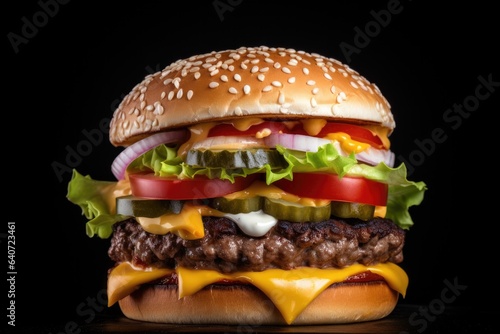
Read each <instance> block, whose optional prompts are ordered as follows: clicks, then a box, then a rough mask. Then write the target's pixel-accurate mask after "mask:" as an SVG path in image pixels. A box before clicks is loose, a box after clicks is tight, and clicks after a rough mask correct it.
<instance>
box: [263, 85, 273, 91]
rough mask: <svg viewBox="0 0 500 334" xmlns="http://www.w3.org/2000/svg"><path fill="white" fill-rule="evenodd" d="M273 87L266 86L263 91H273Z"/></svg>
mask: <svg viewBox="0 0 500 334" xmlns="http://www.w3.org/2000/svg"><path fill="white" fill-rule="evenodd" d="M272 89H273V87H272V86H266V87H264V88H262V91H263V92H269V91H271V90H272Z"/></svg>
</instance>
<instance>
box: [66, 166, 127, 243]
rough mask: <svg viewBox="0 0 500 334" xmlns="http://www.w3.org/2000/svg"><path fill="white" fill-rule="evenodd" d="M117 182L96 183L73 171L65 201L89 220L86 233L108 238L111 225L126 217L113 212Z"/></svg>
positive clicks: (111, 228) (111, 229) (111, 230)
mask: <svg viewBox="0 0 500 334" xmlns="http://www.w3.org/2000/svg"><path fill="white" fill-rule="evenodd" d="M117 185H118V182H111V181H97V180H93V179H92V178H91V177H90V176H88V175H87V176H83V175H82V174H80V173H78V172H77V171H76V170H75V169H73V175H72V178H71V181H70V182H69V184H68V193H67V195H66V197H67V199H68V200H69V201H70V202H71V203H73V204H76V205H78V206H79V207H80V208H81V209H82V214H83V215H84V216H85V217H86V218H87V219H88V220H89V221H88V222H87V225H86V232H87V235H88V236H89V237H93V236H94V235H97V236H99V237H100V238H102V239H106V238H109V237H110V236H111V234H112V232H113V224H115V223H117V222H120V221H123V220H125V219H127V218H128V216H124V215H119V214H116V212H115V204H114V203H115V198H116V197H115V195H114V192H115V190H116V188H117Z"/></svg>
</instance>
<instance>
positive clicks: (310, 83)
mask: <svg viewBox="0 0 500 334" xmlns="http://www.w3.org/2000/svg"><path fill="white" fill-rule="evenodd" d="M315 84H316V81H314V80H307V82H306V85H308V86H314V85H315Z"/></svg>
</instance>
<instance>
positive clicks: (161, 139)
mask: <svg viewBox="0 0 500 334" xmlns="http://www.w3.org/2000/svg"><path fill="white" fill-rule="evenodd" d="M187 133H188V132H187V131H186V130H176V131H169V132H159V133H155V134H153V135H151V136H149V137H146V138H144V139H141V140H139V141H138V142H135V143H133V144H132V145H130V146H128V147H127V148H126V149H124V150H123V151H122V152H121V153H120V154H118V156H117V157H116V158H115V160H114V161H113V163H112V164H111V171H112V172H113V175H114V176H115V177H116V179H117V180H123V178H124V177H125V170H126V169H127V167H128V165H130V163H131V162H132V161H134V160H135V159H136V158H137V157H138V156H140V155H141V154H143V153H146V152H147V151H149V150H150V149H152V148H155V147H156V146H158V145H160V144H170V143H176V142H179V141H181V140H183V139H184V138H186V136H187Z"/></svg>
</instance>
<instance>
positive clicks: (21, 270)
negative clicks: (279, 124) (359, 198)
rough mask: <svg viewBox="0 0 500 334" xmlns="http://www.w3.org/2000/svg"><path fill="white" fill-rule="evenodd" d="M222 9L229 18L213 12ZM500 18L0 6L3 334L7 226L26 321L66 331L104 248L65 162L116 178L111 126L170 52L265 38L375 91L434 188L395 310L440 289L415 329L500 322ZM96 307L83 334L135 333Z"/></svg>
mask: <svg viewBox="0 0 500 334" xmlns="http://www.w3.org/2000/svg"><path fill="white" fill-rule="evenodd" d="M221 3H222V4H226V5H227V6H226V7H224V8H226V10H225V11H222V9H220V8H221V7H220V6H219V7H214V4H215V5H217V4H219V5H220V4H221ZM48 4H51V6H52V7H47V6H49V5H48ZM56 4H57V5H56ZM395 5H396V7H395V8H393V7H394V6H395ZM44 8H45V9H44ZM47 8H49V9H47ZM216 8H219V9H216ZM389 9H391V10H392V14H390V15H388V13H391V12H388V10H389ZM44 13H45V14H44ZM384 15H385V16H384ZM34 22H36V24H37V26H33V24H34ZM498 22H499V14H498V11H497V10H496V8H495V7H494V3H493V2H477V1H476V2H472V3H467V2H466V3H459V2H454V3H453V5H446V4H442V5H440V6H439V7H438V6H437V4H436V3H435V2H427V3H426V2H424V1H409V0H408V1H400V2H397V1H388V0H387V1H385V0H384V1H373V2H363V3H361V2H359V1H335V2H332V3H330V2H319V1H305V2H304V1H299V2H297V3H293V4H291V3H290V2H289V1H249V0H245V1H230V0H216V1H212V0H207V1H203V2H193V1H140V2H133V3H130V4H124V3H123V2H116V4H115V5H107V6H106V7H105V6H104V5H103V4H102V3H99V4H97V3H88V2H85V1H67V2H65V1H63V0H59V2H55V0H42V1H38V0H27V1H17V2H8V3H5V4H4V6H3V10H2V27H3V29H4V30H3V36H4V39H3V46H4V50H3V52H2V55H3V68H4V69H3V71H2V74H3V76H2V81H3V83H4V85H3V87H4V89H3V90H2V97H3V101H2V102H3V106H2V112H1V123H0V124H1V125H2V138H3V141H2V148H3V150H2V154H3V156H2V171H3V173H2V176H3V179H2V195H3V197H2V198H3V201H2V206H1V207H2V208H3V209H4V216H5V218H4V220H3V223H2V224H1V226H2V228H1V229H0V241H1V243H0V250H1V253H0V254H3V259H4V260H3V261H5V262H3V263H4V267H3V268H4V269H3V275H2V281H3V282H4V285H2V291H0V295H1V296H2V301H3V303H2V310H4V314H3V315H2V317H1V319H3V320H2V323H0V331H1V330H2V329H4V328H10V327H9V325H7V320H8V318H7V317H6V315H7V314H8V311H7V310H6V309H7V307H8V305H9V303H10V302H11V301H12V300H14V299H12V298H8V297H7V294H8V291H9V286H7V285H5V282H6V279H7V278H9V275H8V274H7V272H8V270H9V269H8V268H7V248H6V245H7V243H6V241H7V239H6V238H7V222H8V221H15V222H16V230H15V237H16V253H15V255H16V256H15V261H16V264H15V270H16V272H17V274H16V277H15V294H16V296H15V303H16V304H15V306H16V309H15V317H16V318H15V320H16V323H17V325H18V326H19V327H22V326H29V327H30V330H29V331H26V332H33V333H36V332H39V333H48V332H52V333H56V332H61V331H64V328H63V327H61V325H62V326H64V325H65V324H67V323H68V321H70V320H74V321H77V322H78V323H80V322H85V320H86V319H88V318H89V317H91V315H92V311H91V310H92V309H93V308H91V306H90V305H92V304H93V303H94V304H95V303H97V304H95V305H96V306H97V308H99V309H103V305H104V304H105V300H104V294H103V292H104V291H105V290H104V288H105V286H106V273H107V270H108V268H110V266H111V265H112V262H111V261H110V260H109V258H108V257H107V249H108V247H109V240H101V239H98V238H92V239H90V238H88V237H87V236H86V235H85V222H86V220H85V218H84V217H82V216H81V210H80V209H79V208H78V207H76V206H74V205H72V204H71V203H69V201H67V200H66V198H65V196H66V190H67V182H68V181H69V179H70V176H71V173H70V170H71V168H70V167H77V169H78V170H79V171H80V172H81V173H82V174H84V175H85V174H89V175H91V176H92V177H93V178H95V179H101V180H113V175H112V173H111V170H110V166H111V163H112V161H113V159H114V158H115V157H116V155H117V154H118V153H119V152H121V150H122V149H121V148H115V147H113V146H111V144H110V143H109V142H108V138H107V123H108V122H109V119H110V118H111V116H112V112H113V111H114V109H115V108H116V106H117V105H118V103H119V102H120V100H121V99H122V98H123V96H124V95H125V94H127V93H128V92H129V91H130V90H131V89H132V87H133V86H134V85H135V84H136V83H138V82H139V81H141V80H142V79H143V77H144V76H145V75H147V74H149V73H152V72H154V71H157V70H159V69H162V68H163V67H165V66H167V65H169V64H170V63H171V62H173V61H176V60H177V59H179V58H184V57H188V56H191V55H193V54H199V53H204V52H209V51H212V50H221V49H228V48H237V47H240V46H254V45H267V46H276V47H278V46H283V47H291V48H295V49H297V50H306V51H309V52H317V53H320V54H323V55H326V56H329V57H333V58H337V59H339V60H340V61H342V62H345V63H347V64H349V65H350V66H351V67H352V68H353V69H355V70H357V71H358V72H360V73H361V74H362V75H363V76H365V77H366V78H367V79H368V80H370V81H373V82H375V83H376V84H377V85H378V86H379V88H380V89H381V91H382V92H383V94H384V95H385V97H386V98H387V99H388V100H389V102H390V103H391V105H392V111H393V113H394V117H395V119H396V122H397V127H396V129H395V131H394V133H393V134H392V135H391V137H390V138H391V141H392V150H393V151H394V152H395V154H396V160H397V162H401V161H407V162H408V165H409V171H410V179H412V180H415V181H420V180H422V181H425V182H426V183H427V185H428V188H429V190H428V191H427V193H426V195H425V198H424V201H423V203H422V205H420V206H419V207H415V208H410V213H411V214H412V217H413V220H414V222H415V225H414V226H412V228H410V229H409V230H408V233H407V238H406V243H405V248H404V251H403V253H404V260H403V262H402V263H401V267H402V268H403V269H405V270H406V272H407V273H408V276H409V277H410V284H409V287H408V292H407V295H406V298H405V299H403V300H402V302H404V303H405V305H430V303H433V301H438V302H439V301H440V300H443V299H442V296H443V291H449V290H445V289H447V288H448V285H449V284H451V285H459V286H460V287H461V289H460V290H457V291H458V293H457V294H453V295H452V296H454V297H456V298H453V299H449V303H447V304H446V308H445V311H446V312H445V313H443V315H442V316H440V317H438V318H437V319H436V321H434V322H430V323H429V327H428V328H426V329H425V330H422V332H423V333H431V332H439V333H446V332H471V333H480V332H482V331H483V332H486V330H487V329H488V328H487V325H489V326H492V325H493V323H492V322H491V321H492V319H493V321H496V320H497V319H498V318H499V316H500V309H499V306H498V305H499V303H498V292H497V291H498V279H497V277H496V276H494V275H492V274H491V272H492V271H493V270H495V268H496V266H497V263H498V248H497V245H498V238H497V236H498V233H496V230H498V209H497V208H498V203H497V202H498V199H497V198H498V196H496V195H495V194H496V184H497V183H498V182H497V180H496V178H497V174H498V171H497V167H496V154H497V153H496V152H497V151H498V149H497V137H496V134H497V133H498V123H497V121H495V117H497V116H498V111H499V110H500V102H499V101H500V99H499V98H500V66H499V62H498V59H500V51H499V50H498V32H499V28H498ZM30 25H31V30H30ZM370 29H372V30H370ZM367 33H369V35H367ZM363 35H364V37H363ZM12 36H18V37H17V38H18V39H17V41H18V44H17V46H15V45H13V43H12ZM23 36H25V37H23ZM19 37H22V38H21V39H19ZM77 151H79V152H80V154H75V153H74V152H77ZM5 211H6V213H5ZM448 289H449V288H448ZM448 297H449V296H448ZM436 303H437V302H436ZM436 305H438V304H436ZM468 308H471V309H472V310H474V312H473V313H469V312H468V311H464V309H468ZM455 309H457V310H459V312H452V313H451V314H450V315H447V312H448V311H450V312H451V311H452V310H455ZM482 310H484V311H482ZM103 312H104V311H102V312H99V313H98V316H99V319H96V321H95V322H94V321H92V322H91V323H89V324H88V325H87V326H85V327H82V328H81V329H82V332H84V330H85V331H87V332H89V331H91V330H94V329H96V330H103V329H105V328H106V329H108V330H115V331H117V330H118V329H120V328H121V329H122V330H123V331H124V332H126V331H127V329H128V328H130V329H132V332H133V331H137V327H135V324H134V323H133V322H132V323H131V322H129V321H126V320H122V319H118V322H115V320H114V319H110V317H107V316H104V314H105V313H103ZM409 314H411V309H410V310H409V309H402V310H401V311H398V312H397V313H395V314H394V315H393V316H391V317H390V318H388V319H386V320H383V321H381V322H377V323H376V324H385V323H387V322H391V319H392V320H395V321H396V323H399V324H401V322H402V323H405V324H407V323H408V320H407V319H408V317H409ZM394 317H395V318H394ZM398 319H399V320H398ZM50 324H54V325H55V326H54V327H50ZM129 324H131V325H130V327H129ZM366 325H368V324H366ZM370 325H372V324H370ZM373 325H375V323H373ZM141 326H142V325H141ZM359 326H364V325H359ZM403 327H404V326H403ZM161 328H162V327H161V326H151V327H150V328H148V329H154V330H160V329H161ZM183 328H184V327H183ZM338 328H339V327H333V329H332V330H335V329H338ZM348 328H352V327H351V326H349V327H348ZM87 329H88V330H87ZM201 329H203V330H208V327H202V328H201ZM307 329H312V330H313V331H316V330H318V331H319V330H320V329H319V328H307ZM365 329H367V328H366V327H365ZM365 329H361V331H364V330H365ZM399 329H400V328H398V329H396V330H395V331H399ZM411 329H412V330H414V331H418V330H419V329H420V328H419V327H411ZM175 330H178V331H181V329H179V328H176V329H175ZM232 330H234V328H233V329H232ZM280 330H281V331H284V330H285V329H276V331H280ZM286 330H289V328H287V329H286ZM209 331H213V329H210V330H209ZM366 331H367V332H372V330H371V329H370V330H368V329H367V330H366ZM375 331H376V330H375ZM66 332H68V330H66ZM228 332H229V330H228ZM241 332H245V331H244V329H243V330H241Z"/></svg>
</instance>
